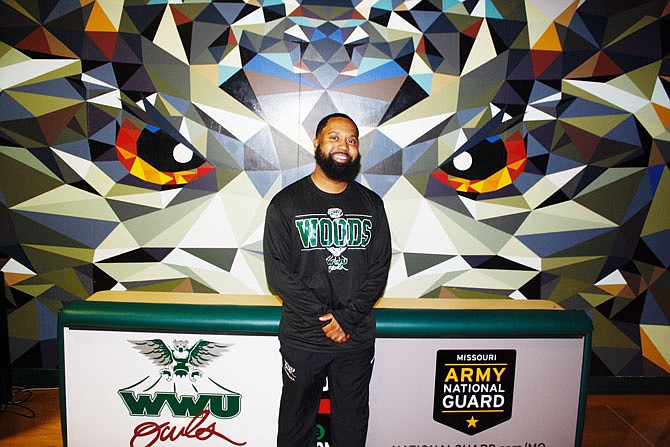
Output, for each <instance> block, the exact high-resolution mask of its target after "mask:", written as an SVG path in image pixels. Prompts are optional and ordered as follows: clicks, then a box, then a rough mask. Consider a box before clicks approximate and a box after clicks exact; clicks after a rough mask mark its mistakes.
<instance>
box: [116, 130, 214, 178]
mask: <svg viewBox="0 0 670 447" xmlns="http://www.w3.org/2000/svg"><path fill="white" fill-rule="evenodd" d="M116 154H117V157H118V159H119V161H120V162H121V164H123V166H125V168H126V169H127V170H128V172H130V173H131V174H132V175H134V176H135V177H137V178H140V179H142V180H144V181H147V182H150V183H155V184H158V185H184V184H186V183H189V182H192V181H193V180H196V179H198V178H200V177H202V176H204V175H206V174H208V173H209V172H211V171H212V170H214V167H213V166H212V165H211V164H209V163H208V162H206V161H205V160H203V159H202V157H200V156H199V155H198V154H196V153H195V152H193V151H192V150H191V149H190V148H188V147H186V146H185V145H184V144H182V143H180V142H178V141H176V140H175V139H174V138H172V137H171V136H170V135H168V134H167V133H165V132H163V131H162V130H160V129H159V128H157V127H154V126H148V125H147V126H144V128H140V127H138V126H136V125H135V124H134V123H133V122H132V121H131V120H129V119H125V120H124V121H123V124H122V125H121V128H120V129H119V132H118V134H117V137H116Z"/></svg>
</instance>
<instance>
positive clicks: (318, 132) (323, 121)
mask: <svg viewBox="0 0 670 447" xmlns="http://www.w3.org/2000/svg"><path fill="white" fill-rule="evenodd" d="M331 118H345V119H348V120H349V121H351V122H352V123H354V126H355V127H356V133H357V134H358V125H357V124H356V121H354V120H353V119H351V117H350V116H349V115H346V114H344V113H331V114H330V115H326V116H324V117H323V118H321V121H319V124H317V126H316V137H317V138H318V136H319V135H321V131H322V130H323V128H324V127H326V125H327V124H328V121H330V119H331Z"/></svg>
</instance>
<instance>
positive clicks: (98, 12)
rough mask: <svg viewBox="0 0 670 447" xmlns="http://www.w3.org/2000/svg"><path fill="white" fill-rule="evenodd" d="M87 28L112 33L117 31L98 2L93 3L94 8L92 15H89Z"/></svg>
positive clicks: (87, 29)
mask: <svg viewBox="0 0 670 447" xmlns="http://www.w3.org/2000/svg"><path fill="white" fill-rule="evenodd" d="M85 30H86V31H105V32H111V33H115V32H116V31H117V30H116V28H115V27H114V25H113V24H112V22H111V20H109V17H107V14H106V13H105V11H103V9H102V7H101V6H100V4H99V3H98V2H95V3H93V9H91V15H90V16H89V17H88V22H87V23H86V28H85Z"/></svg>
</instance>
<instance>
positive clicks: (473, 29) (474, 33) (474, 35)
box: [461, 19, 484, 39]
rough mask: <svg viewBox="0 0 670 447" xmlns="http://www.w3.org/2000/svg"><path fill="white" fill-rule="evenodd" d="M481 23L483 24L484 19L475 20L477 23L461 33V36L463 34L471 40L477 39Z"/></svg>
mask: <svg viewBox="0 0 670 447" xmlns="http://www.w3.org/2000/svg"><path fill="white" fill-rule="evenodd" d="M482 22H484V19H481V20H477V22H475V23H474V24H472V25H470V26H468V27H467V28H465V29H464V30H463V31H461V34H465V35H466V36H468V37H471V38H473V39H475V38H477V34H479V28H481V27H482Z"/></svg>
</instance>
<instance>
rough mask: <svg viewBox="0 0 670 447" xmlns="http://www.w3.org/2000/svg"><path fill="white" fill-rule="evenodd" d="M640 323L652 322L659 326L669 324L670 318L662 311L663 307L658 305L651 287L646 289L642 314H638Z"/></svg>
mask: <svg viewBox="0 0 670 447" xmlns="http://www.w3.org/2000/svg"><path fill="white" fill-rule="evenodd" d="M640 324H654V325H659V326H667V325H668V324H670V319H668V316H667V315H665V314H664V313H663V309H661V307H660V306H659V305H658V301H657V300H656V297H655V296H654V294H653V292H652V291H651V289H649V290H647V292H646V294H645V297H644V307H643V308H642V315H641V316H640Z"/></svg>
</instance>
